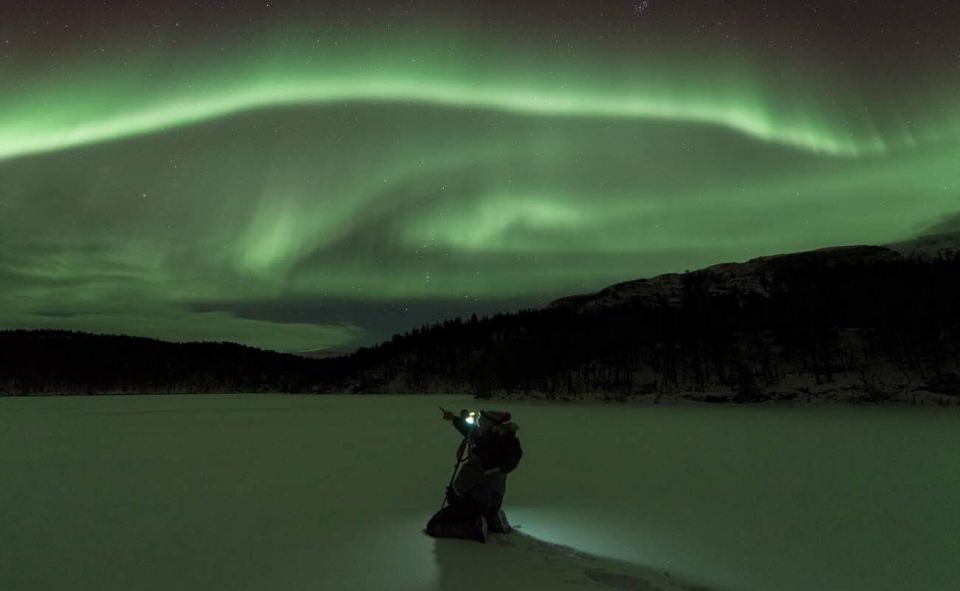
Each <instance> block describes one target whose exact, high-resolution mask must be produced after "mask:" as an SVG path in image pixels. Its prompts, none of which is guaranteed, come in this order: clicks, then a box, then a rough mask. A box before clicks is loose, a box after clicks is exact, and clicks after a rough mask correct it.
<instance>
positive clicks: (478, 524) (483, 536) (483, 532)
mask: <svg viewBox="0 0 960 591" xmlns="http://www.w3.org/2000/svg"><path fill="white" fill-rule="evenodd" d="M474 528H475V530H476V534H477V541H478V542H484V543H486V541H487V531H488V530H487V518H486V517H484V516H483V515H477V519H476V521H475V522H474Z"/></svg>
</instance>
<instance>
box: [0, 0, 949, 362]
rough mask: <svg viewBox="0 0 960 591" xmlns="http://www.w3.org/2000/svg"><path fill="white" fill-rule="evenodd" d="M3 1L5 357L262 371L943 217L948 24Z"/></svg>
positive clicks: (916, 15) (0, 214) (474, 8)
mask: <svg viewBox="0 0 960 591" xmlns="http://www.w3.org/2000/svg"><path fill="white" fill-rule="evenodd" d="M76 4H77V3H72V4H71V3H67V2H44V3H40V5H38V3H30V2H4V4H3V15H2V16H3V18H0V282H2V285H3V290H2V291H0V327H3V328H15V327H16V328H43V327H56V328H68V329H76V330H88V331H93V332H119V333H125V334H134V335H142V336H154V337H159V338H166V339H172V340H193V339H210V340H232V341H238V342H243V343H247V344H252V345H257V346H262V347H268V348H275V349H281V350H305V349H321V348H338V347H351V346H356V345H358V344H366V343H371V342H374V341H376V340H379V339H382V338H386V337H388V336H389V335H390V334H391V333H393V332H396V331H402V330H407V329H410V328H413V327H415V326H418V325H419V324H421V323H423V322H427V321H436V320H439V319H442V318H445V317H449V316H455V315H460V314H466V315H469V314H470V313H472V312H477V313H489V312H493V311H499V310H511V309H516V308H518V307H524V306H532V305H541V304H544V303H546V302H548V301H549V300H550V299H552V298H554V297H557V296H561V295H567V294H570V293H576V292H583V291H590V290H595V289H599V288H601V287H604V286H605V285H608V284H610V283H614V282H617V281H624V280H629V279H635V278H638V277H644V276H650V275H653V274H657V273H663V272H670V271H683V270H685V269H692V268H697V267H700V266H703V265H707V264H712V263H718V262H724V261H735V260H743V259H746V258H750V257H753V256H760V255H764V254H772V253H777V252H787V251H795V250H801V249H809V248H817V247H822V246H831V245H838V244H851V243H874V244H878V243H886V242H891V241H895V240H900V239H905V238H909V237H911V236H914V235H917V234H919V233H923V232H924V231H926V230H928V229H930V228H938V229H943V228H945V227H950V224H951V221H950V220H952V219H954V218H955V216H956V214H957V212H958V211H960V164H958V163H960V35H957V34H956V31H957V30H960V10H958V8H956V7H955V6H953V4H952V3H950V2H946V1H942V2H940V1H934V2H919V3H910V4H909V5H901V4H900V3H893V2H872V3H864V4H869V6H866V5H864V6H861V5H860V3H857V2H853V1H845V2H827V1H826V0H823V1H820V0H818V1H812V2H797V3H789V4H791V6H790V7H787V6H786V4H788V3H779V2H778V3H774V2H763V1H755V2H747V1H745V0H744V1H729V2H711V1H707V0H699V1H694V0H688V1H679V0H678V1H673V2H671V1H668V0H659V1H658V0H650V1H649V2H648V3H646V6H645V7H644V8H643V9H642V10H638V9H637V6H636V2H630V1H626V2H617V1H613V0H601V1H596V2H579V3H575V2H559V1H558V2H546V1H535V2H534V1H532V2H528V3H515V2H514V3H507V2H486V3H477V2H466V1H448V2H417V1H408V2H392V3H379V2H316V3H300V2H280V1H278V2H269V3H266V2H257V3H251V2H235V3H230V2H225V3H202V5H200V6H197V5H196V4H195V3H193V2H163V3H161V2H99V3H89V4H87V3H83V4H84V5H85V6H84V7H80V8H78V7H77V6H76Z"/></svg>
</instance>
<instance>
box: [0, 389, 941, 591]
mask: <svg viewBox="0 0 960 591" xmlns="http://www.w3.org/2000/svg"><path fill="white" fill-rule="evenodd" d="M438 404H443V405H444V406H447V407H448V408H453V409H459V408H462V407H463V406H468V405H469V406H471V407H472V406H474V405H475V403H474V402H473V401H471V400H470V399H468V398H466V397H435V396H433V397H425V396H408V397H404V396H394V397H389V396H369V397H361V396H353V397H349V396H346V397H339V396H337V397H318V396H269V395H257V396H229V395H228V396H185V397H181V396H173V397H155V396H138V397H75V398H31V399H11V398H7V399H0V466H3V469H4V475H3V478H2V479H0V533H2V535H3V544H2V546H0V589H3V590H4V591H27V590H30V591H44V590H59V589H71V590H85V589H90V590H97V591H100V590H104V591H110V590H129V589H137V590H153V589H157V590H160V589H163V590H178V591H189V590H198V591H199V590H212V589H231V590H234V589H236V590H261V589H262V590H274V589H283V590H298V589H304V590H308V589H309V590H312V591H315V590H323V591H326V590H341V589H342V590H371V591H379V590H384V589H388V590H389V589H397V590H407V589H410V590H414V589H424V590H438V589H439V590H454V589H455V590H457V591H471V590H475V589H476V590H479V589H484V590H489V589H491V588H495V589H505V590H507V589H523V590H526V589H529V590H534V591H536V590H540V589H545V590H561V591H563V590H569V591H574V590H589V589H633V590H636V589H649V590H654V589H683V588H688V589H690V588H694V589H699V588H703V589H744V590H747V591H752V590H756V591H761V590H763V591H766V590H771V589H776V590H778V591H805V590H809V589H845V590H850V591H857V590H860V589H863V590H870V591H885V590H891V591H892V590H895V589H896V590H900V589H954V588H960V568H958V567H957V566H956V560H955V558H956V556H957V555H958V553H960V540H958V538H957V536H956V524H957V523H960V505H958V504H957V503H956V499H957V498H960V477H958V475H960V443H958V440H957V438H956V433H957V431H958V428H960V415H957V414H955V413H948V412H943V411H940V412H930V411H924V410H922V409H827V410H824V409H809V408H808V409H800V408H765V409H762V408H756V409H748V408H731V409H717V408H697V407H666V408H664V407H653V408H651V407H628V406H624V405H578V406H574V405H547V404H542V403H525V404H524V403H510V404H505V405H503V406H502V407H501V408H505V409H506V410H510V411H511V412H512V413H513V414H514V416H515V417H516V420H517V422H518V423H519V424H520V427H521V430H520V433H519V435H520V437H521V440H522V442H523V446H524V450H525V456H524V459H523V462H522V463H521V465H520V467H519V468H518V469H517V471H516V472H515V473H514V474H512V475H511V477H510V481H509V482H508V490H507V503H506V510H507V512H508V515H509V516H510V519H511V521H512V522H513V523H514V524H518V525H519V526H520V530H519V533H518V534H515V535H509V536H505V537H493V538H492V539H491V541H490V542H489V543H487V544H479V543H475V542H469V541H462V540H434V539H432V538H430V537H428V536H426V535H425V534H424V533H423V531H422V530H423V527H424V525H425V523H426V521H427V519H428V518H429V517H430V515H431V514H432V512H433V511H435V510H436V509H437V507H438V505H439V503H440V500H441V496H442V492H443V488H444V486H445V485H446V482H447V480H448V479H449V476H450V470H451V468H452V466H453V461H454V457H453V453H454V450H455V448H456V445H457V443H458V438H457V435H456V433H455V432H453V430H452V429H451V427H450V425H449V424H448V423H445V422H443V421H442V420H440V418H439V415H440V412H439V409H438V408H437V406H438ZM665 573H669V575H667V574H665ZM685 581H692V583H687V582H685Z"/></svg>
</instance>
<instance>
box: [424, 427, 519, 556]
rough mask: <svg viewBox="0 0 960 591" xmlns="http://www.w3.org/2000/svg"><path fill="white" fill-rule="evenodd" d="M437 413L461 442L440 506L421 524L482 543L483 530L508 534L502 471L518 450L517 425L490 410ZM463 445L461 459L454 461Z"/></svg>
mask: <svg viewBox="0 0 960 591" xmlns="http://www.w3.org/2000/svg"><path fill="white" fill-rule="evenodd" d="M441 410H443V409H442V408H441ZM443 418H444V420H447V421H452V422H453V426H454V427H456V429H457V431H459V432H460V433H462V434H463V442H462V443H461V444H460V449H458V450H457V459H458V466H459V469H458V470H457V471H456V473H455V475H454V478H453V479H452V481H451V485H450V486H449V487H447V497H446V499H445V500H444V506H443V507H442V508H441V509H440V511H438V512H437V513H436V514H435V515H434V516H433V517H431V518H430V521H429V522H428V523H427V534H428V535H431V536H433V537H435V538H467V539H472V540H478V541H481V542H486V541H487V532H493V533H509V532H510V524H509V523H508V522H507V516H506V515H505V514H504V512H503V510H502V509H501V506H502V505H503V495H504V493H505V492H506V486H507V474H508V473H510V472H511V471H513V469H514V468H516V467H517V464H518V463H519V462H520V457H521V456H522V455H523V450H522V449H520V440H519V439H517V430H518V427H517V425H516V424H515V423H512V422H511V421H510V413H508V412H501V411H492V410H491V411H486V410H482V411H480V412H479V413H477V412H467V411H465V410H464V411H461V413H460V416H459V417H458V416H456V415H454V414H453V413H452V412H450V411H448V410H443ZM464 447H466V451H467V460H466V461H465V462H463V464H460V463H459V459H460V458H462V457H463V452H464Z"/></svg>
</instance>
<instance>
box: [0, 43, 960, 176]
mask: <svg viewBox="0 0 960 591" xmlns="http://www.w3.org/2000/svg"><path fill="white" fill-rule="evenodd" d="M405 45H409V44H408V43H404V42H398V47H404V46H405ZM438 46H442V43H441V42H438ZM361 47H362V45H360V44H358V46H357V47H355V48H354V50H353V51H350V52H348V51H344V50H343V49H338V50H333V49H331V48H330V47H329V46H326V45H321V46H319V47H318V46H317V44H316V43H313V44H304V47H301V48H297V49H296V50H295V51H293V50H291V49H289V48H286V47H285V48H284V49H283V50H282V51H278V50H272V51H262V52H261V53H260V54H259V55H257V54H248V55H247V56H245V57H239V58H238V57H234V58H232V59H229V60H224V61H222V62H221V63H215V64H207V65H203V64H201V65H199V66H196V65H190V64H173V65H170V64H167V65H164V64H156V63H153V62H152V61H150V60H147V59H145V58H144V59H143V60H142V63H139V62H137V61H136V59H135V57H131V58H130V59H131V60H133V63H132V64H128V65H127V66H126V67H124V68H118V67H116V66H114V67H112V68H109V69H107V70H106V71H101V70H98V69H90V68H89V67H79V68H78V69H77V70H78V71H77V72H76V73H74V74H73V75H72V77H71V78H72V79H71V80H70V82H69V84H63V83H58V81H56V80H53V81H49V80H48V81H42V80H41V81H34V82H33V83H31V81H25V82H24V83H23V84H20V85H18V90H17V91H15V92H10V93H6V96H5V97H3V98H2V99H0V105H2V106H3V109H2V111H0V113H3V115H0V160H4V159H11V158H17V157H22V156H27V155H30V154H37V153H43V152H51V151H58V150H64V149H71V148H77V147H83V146H89V145H93V144H98V143H103V142H110V141H115V140H120V139H125V138H130V137H135V136H138V135H142V134H149V133H157V132H163V131H169V130H170V129H173V128H176V127H182V126H186V125H192V124H197V123H201V122H205V121H210V120H212V119H216V118H222V117H226V116H229V115H234V114H237V113H243V112H247V111H252V110H257V109H267V108H276V107H289V106H305V105H314V106H318V105H319V106H322V105H336V104H343V103H363V102H367V103H380V104H382V103H392V104H418V105H427V106H433V107H447V108H456V109H481V110H490V111H495V112H501V113H512V114H516V115H522V116H544V117H588V118H602V119H611V120H637V121H662V122H678V123H695V124H700V123H702V124H709V125H717V126H721V127H724V128H727V129H730V130H733V131H736V132H739V133H742V134H745V135H746V136H749V137H752V138H755V139H758V140H762V141H767V142H773V143H777V144H782V145H785V146H791V147H795V148H798V149H802V150H806V151H811V152H815V153H821V154H826V155H835V156H856V155H865V154H878V153H883V152H886V151H888V150H892V149H898V148H902V147H910V146H913V145H916V144H917V143H918V142H922V141H928V139H929V137H930V136H936V137H938V138H942V136H943V134H944V133H947V134H948V135H947V137H951V135H950V134H952V133H954V132H955V131H956V129H957V127H958V126H957V125H956V120H955V119H950V120H948V121H946V122H944V121H943V120H941V119H942V118H938V120H936V121H930V122H927V123H926V124H924V125H923V126H922V127H921V128H920V129H919V130H918V129H917V128H913V127H909V126H907V125H905V124H900V125H883V126H881V125H878V123H877V122H876V121H875V120H874V119H873V118H871V117H869V116H867V115H866V114H864V113H863V107H864V106H865V105H867V104H868V103H867V102H865V101H864V100H863V98H858V97H857V96H856V95H855V94H851V93H840V94H841V98H840V99H839V100H840V104H839V111H840V112H841V113H842V114H839V115H838V114H831V111H832V110H834V109H832V108H831V107H829V106H828V104H829V103H828V102H827V101H822V100H821V99H820V98H819V97H818V96H817V94H823V95H827V94H828V93H827V92H825V91H823V90H821V89H820V86H823V84H821V83H813V81H809V80H804V81H802V84H803V85H804V86H805V88H806V90H805V92H806V93H809V94H810V97H809V99H810V100H812V101H813V104H812V105H809V106H791V105H790V104H789V103H790V102H793V101H794V100H795V99H784V97H778V96H777V93H776V92H774V91H773V88H775V86H774V85H773V83H772V82H764V76H763V75H758V73H757V70H756V68H753V70H754V71H753V72H748V71H746V70H748V69H750V68H749V67H748V66H744V65H742V64H738V63H736V62H737V60H735V59H732V58H724V57H723V56H715V60H714V61H713V62H712V63H711V64H710V65H709V66H705V65H703V64H702V60H701V59H699V58H698V59H697V60H695V61H694V60H688V61H687V63H684V62H683V61H681V62H680V63H676V61H675V60H674V61H671V60H667V61H662V60H661V61H660V62H657V61H649V60H647V61H644V62H642V63H639V64H635V65H632V66H629V67H627V68H622V69H619V70H616V71H613V72H604V70H603V69H602V68H597V67H595V68H594V69H593V70H592V72H591V71H590V70H587V68H586V64H591V63H595V64H599V63H602V60H603V57H602V56H596V57H595V58H593V59H592V60H591V59H589V58H588V59H586V60H584V63H580V64H576V63H574V64H569V63H564V62H558V63H550V62H551V61H554V62H556V60H555V59H554V60H551V59H550V58H548V57H543V58H539V59H540V60H541V61H544V62H545V64H544V70H545V71H546V72H549V74H545V73H543V72H542V71H538V70H533V71H531V70H529V69H528V70H525V71H524V70H519V69H517V68H516V67H511V66H510V63H511V60H510V59H508V58H509V56H510V55H511V53H510V52H509V51H508V50H507V49H506V48H501V49H499V50H498V48H496V47H495V48H492V50H488V51H486V52H485V53H482V55H485V56H489V57H471V55H472V54H471V53H469V52H468V54H467V55H466V56H465V57H464V58H463V59H462V60H456V61H453V62H452V63H451V61H450V60H444V59H438V58H437V57H436V55H437V53H438V52H437V50H436V49H435V48H432V47H429V46H426V47H423V48H414V49H403V50H400V51H397V49H396V47H389V48H387V49H383V50H379V49H378V50H363V49H360V48H361ZM472 53H480V52H472ZM740 61H742V60H740ZM165 68H169V69H170V72H169V73H167V70H166V69H165ZM181 70H186V72H187V73H186V74H183V73H181ZM585 71H586V73H585ZM788 82H789V81H788ZM800 83H801V82H800V81H796V82H795V83H793V84H785V83H784V82H783V81H782V80H780V81H779V82H778V83H777V84H778V85H779V86H783V87H790V86H793V85H799V84H800ZM824 84H825V83H824ZM767 87H769V88H767ZM837 93H838V89H831V90H830V92H829V96H830V99H829V102H836V101H837V100H838V99H837V97H836V95H837ZM858 111H860V114H858V115H857V116H855V117H851V114H852V113H856V112H858ZM948 115H949V116H951V117H952V116H953V114H952V113H951V114H948ZM903 116H904V115H903V114H901V117H903ZM944 123H946V124H947V126H948V128H949V129H948V130H944V129H943V125H944Z"/></svg>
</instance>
